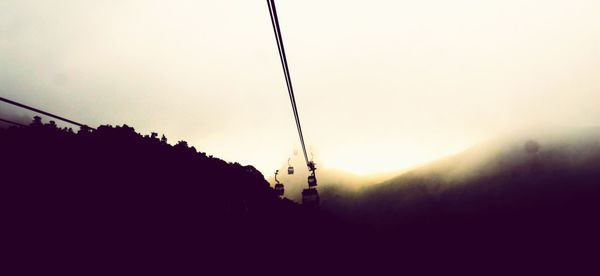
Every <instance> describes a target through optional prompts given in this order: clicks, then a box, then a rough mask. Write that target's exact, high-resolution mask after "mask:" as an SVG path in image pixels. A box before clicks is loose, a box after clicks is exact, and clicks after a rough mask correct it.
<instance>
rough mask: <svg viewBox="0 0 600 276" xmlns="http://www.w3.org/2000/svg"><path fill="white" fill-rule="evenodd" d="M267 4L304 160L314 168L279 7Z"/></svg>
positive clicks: (270, 3) (271, 2)
mask: <svg viewBox="0 0 600 276" xmlns="http://www.w3.org/2000/svg"><path fill="white" fill-rule="evenodd" d="M267 5H268V6H269V14H270V15H271V23H272V25H273V32H274V33H275V40H276V42H277V50H278V51H279V58H280V59H281V66H282V67H283V74H284V76H285V81H286V85H287V88H288V94H289V96H290V102H291V104H292V111H293V113H294V119H295V121H296V128H297V129H298V136H299V137H300V144H301V145H302V151H303V153H304V160H305V161H306V164H307V165H308V166H309V168H312V167H311V166H310V164H311V163H312V162H311V161H309V159H308V154H307V152H306V146H305V143H304V135H303V134H302V125H301V124H300V116H299V115H298V107H297V105H296V97H295V96H294V87H293V85H292V79H291V76H290V71H289V66H288V62H287V56H286V54H285V47H284V46H283V37H282V35H281V28H280V26H279V18H278V16H277V8H276V7H275V1H274V0H267Z"/></svg>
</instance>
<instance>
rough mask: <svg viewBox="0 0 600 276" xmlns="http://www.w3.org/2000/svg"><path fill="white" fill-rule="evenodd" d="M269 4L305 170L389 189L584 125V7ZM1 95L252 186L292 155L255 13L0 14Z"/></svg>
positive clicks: (23, 8)
mask: <svg viewBox="0 0 600 276" xmlns="http://www.w3.org/2000/svg"><path fill="white" fill-rule="evenodd" d="M277 4H278V10H279V13H280V20H281V25H282V28H283V35H284V40H285V43H286V47H287V52H288V58H289V62H290V67H291V73H292V78H293V80H294V84H295V87H296V96H297V101H298V107H299V110H300V116H301V120H302V123H303V128H304V131H305V137H306V140H307V143H308V144H309V146H310V148H311V151H313V152H314V153H315V155H316V156H317V157H318V160H319V162H318V165H319V167H320V168H323V169H340V170H343V171H349V172H352V173H354V174H359V175H361V174H363V175H364V174H370V173H383V172H396V171H398V170H401V169H403V168H409V167H412V166H415V165H417V164H421V163H425V162H428V161H430V160H434V159H437V158H439V157H442V156H445V155H449V154H454V153H458V152H461V151H462V150H464V149H466V148H468V147H470V146H471V145H474V144H477V143H479V142H482V141H486V140H488V139H491V138H493V137H496V136H498V135H502V134H504V133H508V132H513V131H515V130H518V129H522V128H527V127H532V126H536V127H537V126H557V125H559V126H581V125H597V124H600V108H598V104H597V103H598V102H600V92H598V91H600V90H599V89H600V80H599V79H598V76H599V75H600V19H599V18H598V16H597V15H598V14H600V3H599V2H598V1H594V0H574V1H556V0H555V1H537V0H519V1H517V0H509V1H467V0H459V1H451V2H448V1H442V0H428V1H417V2H415V1H378V2H377V3H369V2H365V1H341V0H332V1H316V0H309V1H291V0H281V1H277ZM0 95H1V96H3V97H7V98H9V99H12V100H16V101H20V102H23V103H26V104H29V105H32V106H35V107H38V108H42V109H44V110H47V111H49V112H54V113H57V114H59V115H63V116H65V117H68V118H70V119H73V120H76V121H80V122H82V123H85V124H89V125H91V126H97V125H99V124H106V123H108V124H123V123H126V124H128V125H131V126H134V127H136V130H138V131H140V132H142V133H149V132H150V131H156V132H159V133H161V134H162V133H165V134H166V136H167V137H168V138H169V140H170V141H177V140H187V141H188V142H189V144H190V145H193V146H195V147H196V148H198V149H199V150H202V151H205V152H207V153H208V154H214V155H215V156H219V157H222V158H224V159H226V160H229V161H239V162H240V163H244V164H252V165H254V166H256V167H257V168H258V169H259V170H261V171H262V172H263V173H264V174H265V175H270V174H271V173H272V172H273V171H274V170H275V169H276V168H278V167H279V166H280V164H281V163H282V162H284V161H285V160H287V158H289V157H290V156H291V155H293V151H294V149H296V150H297V149H298V148H299V146H298V138H297V134H296V132H295V131H296V130H295V126H294V125H293V116H292V113H291V109H290V106H289V99H288V96H287V95H286V91H285V83H284V81H283V76H282V73H281V68H280V64H279V60H278V55H277V48H276V46H275V41H274V38H273V34H272V30H271V25H270V22H269V17H268V10H267V6H266V3H264V1H242V0H235V1H234V0H231V1H188V0H185V1H184V0H174V1H169V2H168V3H166V2H164V1H133V0H124V1H118V2H114V1H111V2H99V1H87V0H84V1H82V0H78V1H74V0H56V1H33V0H18V1H17V0H4V1H2V2H1V3H0ZM6 108H7V107H6V105H4V104H0V109H1V110H6ZM298 169H299V173H302V174H303V175H304V177H305V175H306V171H305V169H304V167H303V166H299V167H298Z"/></svg>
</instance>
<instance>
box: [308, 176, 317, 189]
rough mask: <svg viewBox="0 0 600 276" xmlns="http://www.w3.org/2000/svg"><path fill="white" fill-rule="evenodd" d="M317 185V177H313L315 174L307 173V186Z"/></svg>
mask: <svg viewBox="0 0 600 276" xmlns="http://www.w3.org/2000/svg"><path fill="white" fill-rule="evenodd" d="M315 186H317V178H316V177H315V175H314V174H313V175H309V176H308V187H315Z"/></svg>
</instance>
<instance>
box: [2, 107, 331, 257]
mask: <svg viewBox="0 0 600 276" xmlns="http://www.w3.org/2000/svg"><path fill="white" fill-rule="evenodd" d="M0 156H1V158H0V167H1V168H2V171H1V175H0V177H1V178H0V189H1V190H2V192H1V193H2V198H3V199H2V203H3V205H4V206H5V209H4V210H5V211H7V212H6V216H5V218H4V219H3V225H4V226H3V228H4V230H5V231H8V232H5V233H10V234H7V237H10V238H11V240H12V242H14V244H15V247H14V248H13V250H12V251H10V252H11V255H12V256H13V257H19V256H28V257H33V256H32V255H35V256H37V257H39V259H34V260H36V261H39V260H46V259H47V260H48V261H49V262H51V263H52V264H53V265H60V264H61V262H63V261H64V262H66V264H69V265H73V264H77V263H79V262H82V263H85V262H92V263H93V262H94V261H98V260H102V261H103V262H107V263H114V262H119V261H126V262H128V263H130V264H131V262H135V261H142V262H147V261H152V260H160V261H164V260H167V259H174V260H181V259H190V260H197V261H202V262H201V263H204V264H206V263H210V261H207V260H211V259H218V260H228V259H230V260H238V261H239V260H245V259H248V260H249V259H252V258H271V257H272V256H273V255H277V252H280V251H281V250H280V248H284V247H285V248H289V250H291V249H292V248H293V250H294V251H299V252H303V251H305V250H304V249H306V250H311V251H312V250H313V249H312V248H310V247H311V243H310V242H309V241H310V240H312V239H314V238H312V237H310V236H309V234H310V233H311V232H314V231H315V229H319V233H320V235H329V234H328V233H330V232H328V231H334V230H335V227H334V226H333V225H334V224H333V223H332V221H333V220H332V219H330V218H329V217H328V216H327V215H325V214H322V213H321V212H318V211H313V210H305V209H304V208H303V207H302V206H301V205H298V204H296V203H293V202H291V201H289V200H286V199H280V198H279V197H278V196H277V195H276V194H275V192H274V191H273V190H272V189H271V188H270V186H269V183H268V182H267V181H266V180H265V179H264V177H263V176H262V174H261V173H260V172H259V171H257V170H256V169H255V168H254V167H252V166H242V165H240V164H238V163H227V162H225V161H223V160H220V159H218V158H215V157H212V156H206V154H204V153H202V152H198V151H197V150H196V149H195V148H193V147H189V146H188V145H187V143H186V142H183V141H180V142H178V143H177V144H175V145H170V144H168V143H167V141H166V138H162V139H161V138H159V137H158V135H157V134H154V133H153V134H151V135H150V136H142V135H140V134H138V133H136V132H135V130H134V129H133V128H131V127H128V126H126V125H124V126H117V127H112V126H101V127H99V128H98V129H97V130H89V129H83V130H81V131H79V132H77V133H74V132H73V131H72V130H70V129H59V128H57V127H56V125H55V124H54V123H52V122H51V123H49V124H42V123H41V121H40V120H39V119H36V120H34V122H33V123H32V124H31V125H30V126H29V127H11V128H6V129H0ZM332 242H333V241H332ZM305 247H306V248H305ZM25 259H27V258H25ZM108 260H111V261H108ZM146 267H147V266H146Z"/></svg>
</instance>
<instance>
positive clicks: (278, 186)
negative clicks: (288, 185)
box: [275, 183, 285, 196]
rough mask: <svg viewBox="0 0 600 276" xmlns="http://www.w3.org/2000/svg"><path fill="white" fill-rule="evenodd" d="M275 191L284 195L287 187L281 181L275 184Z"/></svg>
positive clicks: (279, 194)
mask: <svg viewBox="0 0 600 276" xmlns="http://www.w3.org/2000/svg"><path fill="white" fill-rule="evenodd" d="M275 192H276V193H277V195H278V196H283V194H284V193H285V188H284V187H283V184H281V183H277V184H275Z"/></svg>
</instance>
